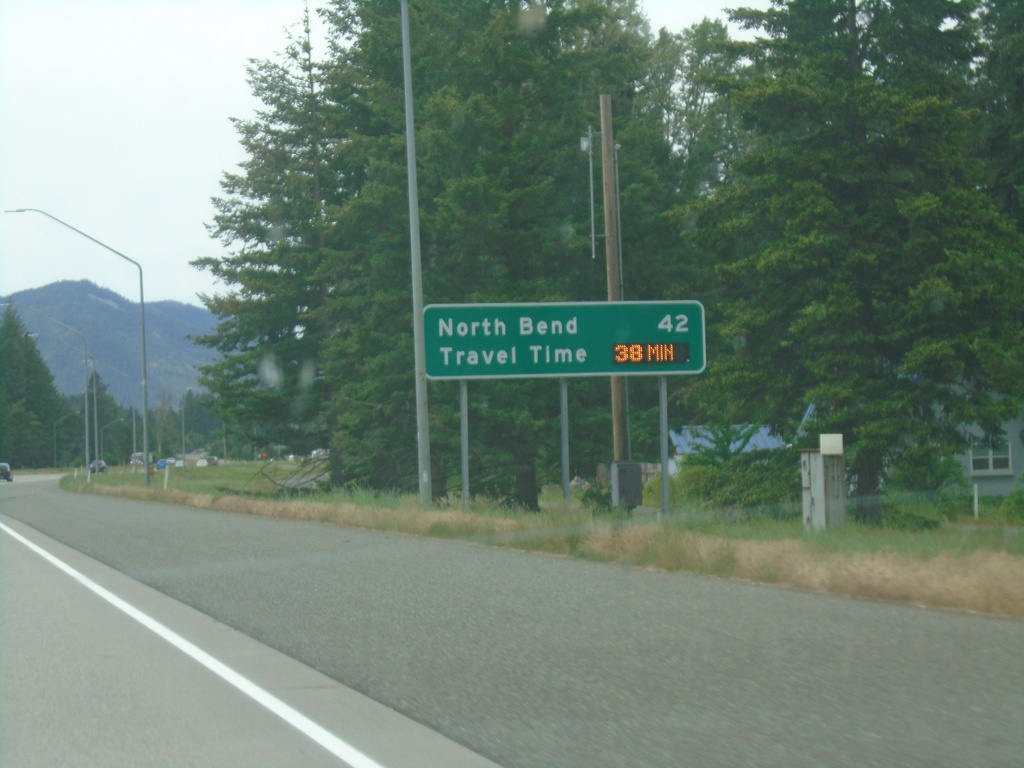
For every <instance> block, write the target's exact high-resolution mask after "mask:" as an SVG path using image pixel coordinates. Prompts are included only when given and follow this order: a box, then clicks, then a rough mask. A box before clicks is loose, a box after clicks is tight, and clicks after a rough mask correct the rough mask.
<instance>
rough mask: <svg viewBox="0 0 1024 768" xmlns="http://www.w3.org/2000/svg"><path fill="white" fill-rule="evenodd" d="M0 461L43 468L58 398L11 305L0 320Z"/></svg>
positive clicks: (57, 414) (49, 455)
mask: <svg viewBox="0 0 1024 768" xmlns="http://www.w3.org/2000/svg"><path fill="white" fill-rule="evenodd" d="M0 360H2V361H3V365H2V366H0V393H3V397H2V398H0V457H3V458H0V461H4V462H7V463H8V464H10V465H11V466H14V467H46V466H49V465H50V462H52V461H53V441H52V435H53V434H54V429H55V425H56V423H57V420H58V419H59V418H60V416H62V415H63V414H62V413H61V409H60V397H59V396H58V394H57V389H56V387H55V386H54V384H53V376H52V375H51V374H50V371H49V369H48V368H47V367H46V363H45V362H44V361H43V358H42V356H41V355H40V354H39V350H38V349H37V348H36V344H35V341H34V340H33V339H32V337H31V336H29V334H28V330H27V329H26V328H25V325H24V324H23V323H22V322H21V318H19V317H18V314H17V313H16V312H15V311H14V309H13V308H11V307H10V306H8V307H6V308H5V309H4V313H3V320H2V322H0Z"/></svg>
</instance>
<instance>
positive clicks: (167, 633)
mask: <svg viewBox="0 0 1024 768" xmlns="http://www.w3.org/2000/svg"><path fill="white" fill-rule="evenodd" d="M0 530H2V531H3V532H4V533H6V534H7V535H8V536H10V537H12V538H13V539H15V540H16V541H19V542H20V543H22V544H24V545H25V546H26V547H28V548H29V549H31V550H32V551H33V552H35V553H36V554H37V555H39V556H40V557H42V558H43V559H44V560H47V561H49V562H50V563H51V564H53V565H55V566H56V567H57V568H59V569H60V570H62V571H64V573H66V574H68V575H69V576H70V577H71V578H73V579H74V580H75V581H77V582H78V583H80V584H81V585H82V586H84V587H86V588H87V589H90V590H92V591H93V592H95V593H96V594H97V595H99V596H100V597H102V598H103V599H104V600H106V601H107V602H108V603H110V604H111V605H113V606H114V607H115V608H117V609H118V610H120V611H122V612H123V613H125V614H127V615H128V616H130V617H131V618H133V619H135V621H137V622H139V624H141V625H142V626H144V627H146V629H148V630H150V631H151V632H153V633H155V634H156V635H158V636H159V637H161V638H163V639H164V640H166V641H167V642H168V643H170V644H171V645H173V646H174V647H175V648H177V649H178V650H180V651H183V652H184V653H186V654H187V655H188V656H190V657H191V658H192V659H194V660H195V661H198V662H199V663H200V664H202V665H203V666H204V667H206V668H207V669H208V670H210V671H211V672H213V673H214V674H215V675H217V676H218V677H220V678H221V679H223V680H225V681H226V682H228V683H229V684H230V685H233V686H234V687H235V688H237V689H238V690H239V691H241V692H242V693H244V694H245V695H246V696H248V697H249V698H250V699H252V700H253V701H255V702H256V703H257V704H259V705H260V706H262V707H264V708H265V709H267V710H269V711H270V712H272V713H274V714H275V715H277V716H278V717H279V718H281V719H282V720H284V721H285V722H286V723H288V724H289V725H291V726H292V727H294V728H296V729H297V730H299V731H300V732H301V733H302V734H304V735H305V736H307V737H308V738H310V739H312V740H313V741H315V742H316V743H317V744H319V745H320V746H321V747H323V748H324V749H326V750H327V751H328V752H330V753H331V754H332V755H334V756H335V757H338V758H340V759H341V760H344V761H345V762H346V763H348V764H349V765H350V766H351V767H352V768H384V766H383V765H381V764H380V763H378V762H377V761H375V760H373V759H372V758H370V757H367V756H366V755H364V754H363V753H362V752H360V751H359V750H358V749H356V748H355V747H353V746H352V745H350V744H348V743H346V742H344V741H342V740H341V739H339V738H338V737H337V736H335V735H334V734H333V733H331V732H330V731H328V730H327V729H326V728H324V727H323V726H321V725H318V724H317V723H315V722H313V721H312V720H310V719H309V718H308V717H306V716H305V715H303V714H302V713H301V712H298V711H297V710H295V709H292V708H291V707H290V706H288V705H287V704H285V703H284V702H283V701H281V700H280V699H279V698H277V697H276V696H274V695H273V694H271V693H268V692H267V691H265V690H263V689H262V688H260V687H259V686H258V685H256V684H255V683H254V682H252V681H251V680H249V679H248V678H246V677H243V676H242V675H240V674H239V673H237V672H235V671H234V670H233V669H231V668H230V667H228V666H227V665H226V664H224V663H223V662H220V661H218V660H217V659H215V658H214V657H213V656H211V655H210V654H208V653H207V652H206V651H204V650H202V649H201V648H199V647H198V646H196V645H194V644H192V643H190V642H189V641H188V640H186V639H185V638H183V637H182V636H181V635H179V634H178V633H176V632H174V631H173V630H171V629H169V628H168V627H166V626H164V625H163V624H161V623H160V622H159V621H157V620H156V619H154V618H152V617H151V616H149V615H147V614H145V613H143V612H142V611H140V610H139V609H138V608H136V607H135V606H133V605H131V604H130V603H127V602H125V601H124V600H122V599H121V598H120V597H118V596H117V595H115V594H114V593H112V592H110V591H109V590H107V589H104V588H103V587H101V586H100V585H99V584H97V583H96V582H94V581H92V580H91V579H90V578H88V577H87V576H85V575H84V574H82V573H80V572H79V571H76V570H75V569H74V568H72V567H71V566H70V565H68V564H67V563H65V562H64V561H63V560H60V559H59V558H57V557H55V556H54V555H51V554H50V553H49V552H47V551H46V550H45V549H43V548H42V547H40V546H38V545H37V544H35V543H33V542H31V541H29V540H28V539H26V538H25V537H24V536H22V535H21V534H20V533H18V532H17V531H15V530H13V529H11V528H9V527H7V526H6V525H4V524H3V523H0Z"/></svg>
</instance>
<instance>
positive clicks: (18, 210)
mask: <svg viewBox="0 0 1024 768" xmlns="http://www.w3.org/2000/svg"><path fill="white" fill-rule="evenodd" d="M4 213H41V214H43V216H45V217H46V218H48V219H52V220H53V221H56V222H57V223H58V224H60V225H61V226H62V227H67V228H68V229H70V230H71V231H72V232H77V233H78V234H80V235H81V236H82V237H84V238H85V239H86V240H92V241H93V242H94V243H96V245H98V246H100V248H106V249H107V250H108V251H110V252H111V253H113V254H116V255H118V256H120V257H121V258H122V259H124V260H125V261H130V262H131V263H132V264H134V265H135V266H136V267H138V269H139V272H140V273H141V272H142V265H141V264H139V262H137V261H136V260H135V259H133V258H131V257H130V256H125V255H124V254H123V253H121V252H120V251H118V250H115V249H114V248H111V247H110V246H109V245H107V244H106V243H102V242H100V241H99V240H97V239H96V238H95V237H93V236H92V235H89V234H86V233H85V232H83V231H82V230H80V229H78V228H77V227H73V226H71V225H70V224H68V223H67V222H66V221H61V220H60V219H58V218H57V217H56V216H54V215H53V214H52V213H47V212H46V211H42V210H40V209H38V208H15V209H13V210H9V211H4Z"/></svg>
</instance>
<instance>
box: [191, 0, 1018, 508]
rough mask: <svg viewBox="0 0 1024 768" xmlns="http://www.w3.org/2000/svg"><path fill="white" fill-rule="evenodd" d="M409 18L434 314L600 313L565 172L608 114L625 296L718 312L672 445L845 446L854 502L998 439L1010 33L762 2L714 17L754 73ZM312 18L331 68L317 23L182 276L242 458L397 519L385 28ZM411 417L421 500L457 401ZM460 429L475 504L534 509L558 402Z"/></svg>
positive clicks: (570, 175)
mask: <svg viewBox="0 0 1024 768" xmlns="http://www.w3.org/2000/svg"><path fill="white" fill-rule="evenodd" d="M410 7H411V27H412V46H413V50H412V60H413V64H414V72H413V84H414V90H415V93H414V99H415V104H416V130H417V147H418V169H417V172H418V176H419V198H420V206H421V214H420V215H421V239H422V244H423V260H424V294H425V297H426V300H427V302H428V303H450V302H451V303H454V302H513V301H514V302H522V301H600V300H603V299H604V298H605V296H606V294H605V274H604V265H603V260H602V259H597V260H595V259H592V258H591V240H590V217H589V214H590V206H589V189H590V180H589V179H588V176H587V174H588V165H587V158H586V156H585V154H583V153H581V152H580V143H579V140H580V136H582V135H585V134H586V133H587V131H588V129H589V128H590V127H592V126H597V125H598V123H599V118H598V114H597V113H598V102H599V96H600V95H601V94H610V95H611V98H612V103H613V107H614V113H615V114H614V119H615V139H616V142H617V143H618V144H619V145H620V147H621V149H620V151H619V154H618V160H619V169H618V170H619V179H620V182H621V195H622V237H623V243H622V245H623V264H624V295H625V297H626V298H628V299H644V300H653V299H662V298H697V299H701V300H702V301H704V303H705V305H706V307H707V310H708V319H709V343H710V356H709V368H708V371H707V372H706V374H704V375H703V376H702V377H700V378H699V379H697V380H692V381H674V382H673V386H674V388H675V389H674V393H673V403H674V406H675V412H676V413H677V414H680V413H681V414H683V415H682V416H681V417H679V416H677V417H676V418H677V419H681V420H686V421H691V422H694V423H718V424H730V423H745V422H750V423H767V424H770V425H771V426H772V428H773V429H774V430H776V431H777V432H778V433H780V434H784V435H787V436H788V435H793V434H795V432H796V427H797V425H798V424H799V423H800V422H801V420H805V419H806V418H807V416H808V414H811V418H812V420H813V427H814V433H815V434H816V433H817V431H839V432H843V433H844V434H845V435H846V436H847V443H848V445H849V446H850V447H851V451H852V453H851V467H852V472H853V474H854V476H855V478H856V480H857V483H858V488H859V490H860V491H861V492H862V494H863V495H864V496H866V497H869V496H872V495H874V494H875V492H876V491H877V490H878V489H879V488H880V487H881V485H882V483H883V481H884V479H885V477H886V474H887V473H888V472H890V471H891V470H892V468H894V467H896V466H898V465H900V463H901V462H902V463H903V464H904V465H905V466H913V467H925V468H927V467H929V466H931V465H934V464H936V463H938V462H939V460H940V459H941V458H942V457H943V456H946V455H949V454H950V453H951V452H955V451H957V450H960V449H962V448H963V447H964V446H965V440H966V437H965V431H964V426H965V425H966V424H979V425H981V426H982V427H983V428H984V429H985V430H986V432H987V434H989V435H992V436H997V435H998V433H999V430H1000V429H1001V424H1002V422H1003V421H1004V420H1005V419H1006V418H1007V417H1008V416H1010V415H1012V414H1014V413H1016V412H1019V409H1020V407H1021V405H1022V402H1024V370H1022V365H1024V363H1022V361H1024V354H1022V352H1024V339H1022V331H1021V328H1022V315H1021V302H1020V298H1019V297H1020V296H1021V295H1024V282H1022V274H1024V269H1022V266H1024V256H1022V241H1021V226H1022V223H1024V220H1022V218H1021V211H1022V206H1021V193H1022V190H1021V183H1022V167H1021V159H1022V157H1021V142H1020V136H1021V133H1022V129H1021V120H1022V117H1021V115H1022V114H1024V113H1022V110H1021V109H1020V105H1021V100H1022V93H1021V89H1022V85H1021V78H1020V75H1019V73H1020V69H1021V64H1022V61H1024V44H1022V38H1021V33H1020V32H1019V31H1018V30H1020V29H1021V28H1022V25H1021V24H1020V21H1021V19H1020V14H1021V11H1020V9H1019V7H1018V5H1017V4H1016V3H1015V2H1012V1H1010V0H988V2H985V3H981V4H976V3H974V2H969V1H967V0H965V1H964V2H953V1H952V0H921V2H914V3H903V2H889V1H886V0H859V1H857V0H776V2H773V4H772V6H771V8H770V9H769V10H767V11H754V10H749V9H739V10H736V11H734V12H733V13H732V21H734V22H735V23H737V24H739V25H740V26H741V27H742V28H744V29H746V30H748V31H749V32H750V34H751V35H752V37H751V39H745V40H743V41H735V40H731V39H730V38H729V35H728V33H727V30H726V27H725V26H724V25H723V24H722V23H721V22H716V21H705V22H703V23H701V24H698V25H695V26H693V27H691V28H689V29H687V30H683V31H681V32H679V33H671V32H669V31H666V30H661V31H660V32H658V33H657V34H653V33H652V31H651V30H650V28H649V26H648V25H647V23H646V21H645V19H644V18H643V17H642V15H641V14H640V13H639V10H638V7H637V4H636V3H635V2H634V0H548V2H545V3H524V2H518V1H512V0H458V1H456V0H450V1H448V2H429V3H428V2H416V1H415V0H413V2H411V3H410ZM321 14H322V18H323V20H324V22H325V24H326V27H327V30H328V45H327V49H326V50H325V51H323V52H315V51H314V50H313V46H312V44H311V35H310V32H309V23H308V21H309V20H308V16H307V18H306V24H305V25H304V26H303V27H302V29H301V30H300V31H299V32H298V33H297V34H296V35H295V36H294V37H293V38H292V39H290V40H288V41H287V44H286V46H285V48H284V50H283V52H282V54H281V56H280V57H278V58H277V59H275V60H273V61H256V62H252V64H251V66H250V69H249V78H250V83H251V86H252V89H253V92H254V94H255V95H256V96H257V97H258V98H259V99H260V101H261V103H262V104H263V108H262V109H261V110H259V111H258V112H257V113H256V114H255V115H254V116H253V117H252V118H250V119H240V120H237V121H236V126H237V128H238V131H239V136H240V139H241V142H242V146H243V148H244V150H245V152H246V154H247V159H246V161H245V162H244V163H243V164H242V166H241V168H240V169H239V171H238V172H236V173H229V174H226V175H225V177H224V181H223V184H222V187H223V191H224V194H223V196H222V197H221V198H219V199H218V200H217V201H216V205H217V215H216V217H215V219H214V222H213V225H212V227H211V231H212V233H213V234H214V235H215V236H216V237H218V238H219V239H220V240H221V241H222V242H224V243H225V244H227V245H229V246H230V248H231V255H230V256H228V257H226V258H219V259H215V258H208V259H200V260H198V261H196V262H194V263H195V265H196V266H198V267H199V268H202V269H206V270H209V271H210V272H212V273H213V274H214V275H216V276H217V277H219V278H220V279H221V280H222V281H223V282H224V284H225V285H226V286H227V290H226V291H224V292H223V293H221V294H218V295H214V296H206V297H204V302H205V303H206V305H207V307H208V308H210V309H211V310H212V311H213V312H215V313H216V314H217V315H218V316H219V317H220V324H219V326H218V328H217V329H216V331H215V332H214V333H212V334H210V335H209V336H207V337H205V338H204V339H202V342H203V343H204V344H207V345H208V346H211V347H213V348H215V349H216V350H217V351H218V352H219V353H220V358H219V360H218V361H217V362H216V363H215V364H213V365H211V366H209V367H207V368H206V369H205V371H204V378H203V384H204V385H205V386H207V387H208V388H209V389H210V391H211V392H212V393H213V394H214V396H215V405H214V407H215V408H216V409H217V411H218V413H219V414H220V415H221V416H222V417H223V418H224V420H225V421H226V422H228V423H230V424H234V425H236V428H238V429H239V430H241V431H245V432H247V433H251V434H254V435H259V436H260V437H261V438H262V439H265V440H266V441H276V442H281V443H283V444H287V445H289V446H290V447H291V449H292V450H294V451H296V452H304V451H307V450H310V449H312V448H316V447H324V446H329V447H331V448H332V457H333V459H334V462H335V465H334V467H333V470H334V478H335V480H336V481H337V482H348V483H354V484H360V485H366V486H370V487H376V488H384V487H393V488H399V489H405V490H411V489H412V488H415V487H416V484H417V480H416V435H415V432H416V426H415V409H414V395H413V372H412V360H413V353H412V332H411V329H412V317H411V311H412V308H411V296H410V280H409V266H408V265H409V247H408V214H407V200H406V170H405V136H404V113H403V87H402V66H401V55H400V51H401V38H400V21H399V2H398V0H332V2H330V3H329V4H328V5H327V6H326V7H325V8H324V9H323V10H322V11H321ZM595 176H596V181H597V183H598V185H599V184H600V170H598V172H597V174H595ZM599 208H600V206H599ZM598 215H599V216H600V215H601V214H600V210H599V211H598ZM597 231H598V232H600V231H602V227H601V225H600V221H599V222H598V226H597ZM630 386H631V389H630V400H631V403H630V405H631V411H632V421H631V424H632V443H633V453H634V456H635V457H637V458H648V457H650V458H655V457H656V456H657V450H656V425H657V416H656V394H655V393H654V392H653V391H652V387H651V382H650V381H647V380H633V381H632V382H631V385H630ZM570 392H571V403H570V411H571V414H572V419H573V429H572V442H571V455H572V456H573V462H574V469H576V470H577V471H579V472H581V473H582V474H587V475H589V474H592V473H593V467H594V466H595V465H596V464H597V463H598V462H600V461H606V460H607V459H608V458H609V454H610V450H611V449H610V417H609V413H608V410H609V409H608V393H607V382H606V381H604V380H574V381H573V382H572V385H571V388H570ZM430 404H431V410H430V418H431V438H432V446H431V447H432V458H433V462H434V477H435V480H434V484H435V491H437V492H440V493H443V492H444V490H445V484H446V482H447V480H448V478H450V477H453V476H455V475H457V471H458V466H457V462H458V393H457V388H456V387H455V385H452V384H448V383H435V384H433V385H432V386H431V388H430ZM680 406H681V409H680ZM471 409H472V415H471V419H472V424H473V427H472V447H471V451H472V456H471V461H472V463H473V466H474V473H475V477H476V480H475V482H474V487H475V488H476V489H478V490H481V491H486V492H489V493H492V494H494V495H497V496H500V497H508V498H512V499H515V500H516V501H518V502H519V503H522V504H525V505H527V506H532V505H535V504H536V496H537V487H538V484H539V483H540V482H543V481H545V480H547V479H551V478H554V477H557V469H558V466H557V465H558V440H557V435H558V429H557V424H558V396H557V385H556V384H554V383H553V382H549V381H546V380H540V381H512V382H507V381H492V382H479V383H474V384H473V386H472V388H471ZM920 475H921V477H920V479H919V481H918V482H920V483H929V482H935V480H934V477H933V473H932V474H930V473H929V472H927V471H925V470H921V471H920ZM865 514H866V515H868V516H870V515H871V514H873V513H872V511H871V509H870V508H867V509H866V510H865Z"/></svg>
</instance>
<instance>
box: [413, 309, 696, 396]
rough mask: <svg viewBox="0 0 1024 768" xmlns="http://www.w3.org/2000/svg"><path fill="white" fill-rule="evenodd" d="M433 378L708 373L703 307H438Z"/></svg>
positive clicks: (432, 336)
mask: <svg viewBox="0 0 1024 768" xmlns="http://www.w3.org/2000/svg"><path fill="white" fill-rule="evenodd" d="M423 326H424V346H425V351H426V367H427V377H428V378H431V379H498V378H532V377H539V376H637V375H648V376H650V375H657V376H661V375H670V374H687V373H700V372H701V371H703V370H704V366H705V364H706V360H705V348H706V344H705V331H704V306H703V305H702V304H701V303H700V302H699V301H616V302H576V303H568V304H561V303H537V304H431V305H430V306H428V307H425V308H424V310H423Z"/></svg>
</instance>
